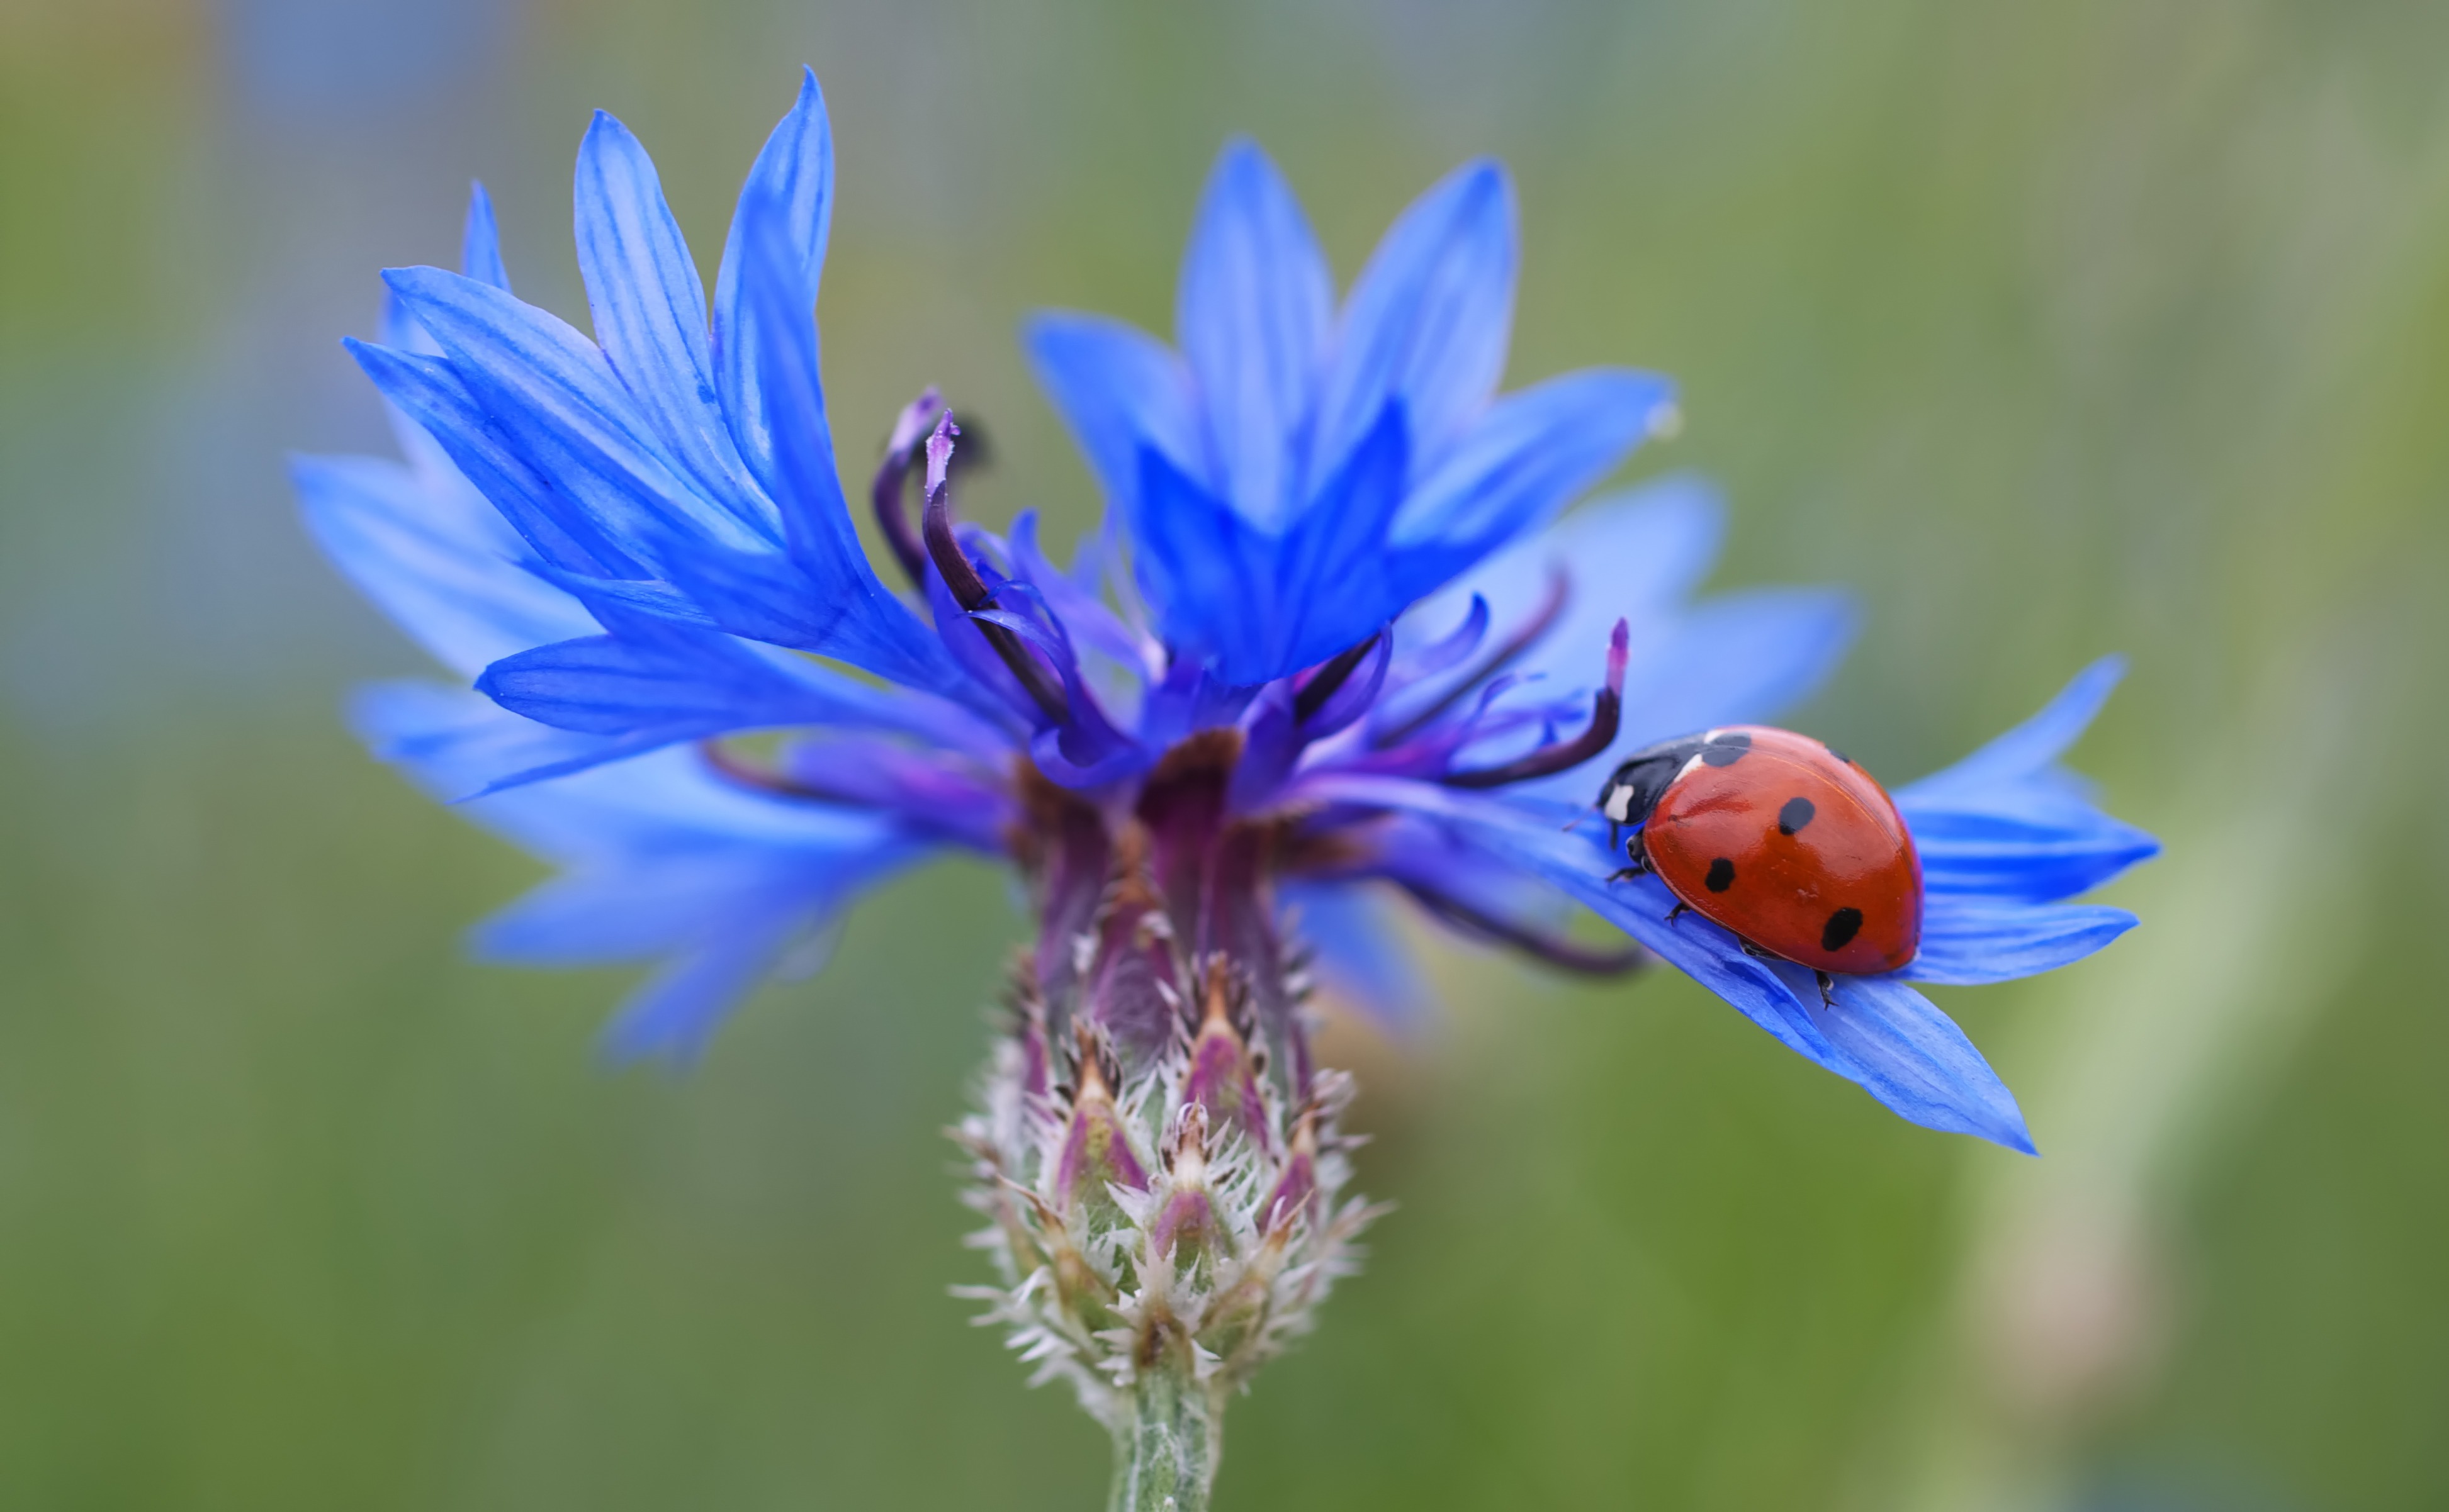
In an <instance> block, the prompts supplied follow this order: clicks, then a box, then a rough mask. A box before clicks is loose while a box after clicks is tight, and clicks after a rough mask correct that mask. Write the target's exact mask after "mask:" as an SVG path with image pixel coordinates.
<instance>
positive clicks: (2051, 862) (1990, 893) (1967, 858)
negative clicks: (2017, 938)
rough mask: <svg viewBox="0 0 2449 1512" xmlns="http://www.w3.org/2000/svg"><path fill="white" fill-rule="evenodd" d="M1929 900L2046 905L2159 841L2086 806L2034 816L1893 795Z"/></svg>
mask: <svg viewBox="0 0 2449 1512" xmlns="http://www.w3.org/2000/svg"><path fill="white" fill-rule="evenodd" d="M1897 811H1898V812H1899V813H1901V814H1903V815H1904V819H1905V824H1906V825H1907V826H1908V827H1909V828H1910V829H1911V830H1912V831H1913V836H1914V846H1915V848H1916V849H1917V850H1919V852H1921V874H1922V885H1923V887H1924V888H1925V889H1926V890H1928V891H1929V892H1931V893H1932V894H1933V895H1938V894H1942V893H1962V894H1967V895H1971V896H1977V897H1991V898H1999V899H2005V900H2010V901H2019V902H2026V903H2050V902H2054V901H2055V900H2057V899H2059V898H2071V897H2073V896H2074V895H2075V894H2076V893H2078V892H2087V891H2090V890H2092V889H2093V888H2096V887H2099V886H2100V885H2101V884H2103V883H2105V882H2107V881H2109V880H2110V879H2111V878H2112V877H2114V876H2116V875H2117V874H2118V873H2120V872H2122V871H2125V870H2126V869H2127V868H2129V867H2131V866H2133V865H2135V864H2136V863H2138V862H2142V861H2148V860H2150V858H2151V857H2152V856H2154V855H2157V854H2159V852H2160V842H2159V841H2157V840H2155V839H2153V838H2152V837H2151V836H2150V835H2149V834H2146V833H2144V832H2142V831H2141V830H2138V829H2136V828H2134V827H2133V826H2132V825H2131V824H2127V823H2125V822H2124V821H2122V820H2118V819H2113V818H2112V817H2110V816H2109V815H2108V814H2106V813H2101V812H2100V811H2099V810H2097V809H2094V808H2092V807H2091V806H2090V805H2089V804H2082V805H2071V806H2068V807H2067V809H2066V810H2065V812H2062V813H2056V814H2053V815H2044V816H2039V817H2034V816H2029V815H2027V814H2019V813H1982V812H1980V811H1978V810H1975V809H1969V808H1968V809H1947V808H1938V807H1936V806H1933V805H1931V804H1928V803H1925V802H1921V801H1919V800H1914V799H1907V798H1905V797H1903V796H1899V798H1898V800H1897Z"/></svg>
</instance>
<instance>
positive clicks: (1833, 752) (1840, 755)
mask: <svg viewBox="0 0 2449 1512" xmlns="http://www.w3.org/2000/svg"><path fill="white" fill-rule="evenodd" d="M1820 749H1821V750H1822V751H1825V752H1827V753H1828V754H1829V755H1830V756H1835V757H1836V758H1837V759H1838V760H1840V761H1842V762H1844V763H1845V764H1846V765H1847V766H1849V767H1850V766H1852V765H1853V764H1854V758H1853V757H1852V756H1847V755H1846V754H1845V753H1844V752H1842V751H1840V750H1838V749H1837V748H1836V747H1835V746H1833V745H1822V747H1821V748H1820Z"/></svg>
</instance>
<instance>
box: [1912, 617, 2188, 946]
mask: <svg viewBox="0 0 2449 1512" xmlns="http://www.w3.org/2000/svg"><path fill="white" fill-rule="evenodd" d="M2124 670H2125V667H2124V663H2123V662H2122V661H2121V660H2119V659H2117V658H2114V657H2112V658H2108V659H2105V660H2100V661H2096V662H2094V663H2093V664H2092V666H2090V667H2088V668H2086V669H2085V670H2084V671H2083V672H2082V673H2081V674H2080V675H2078V676H2077V677H2076V678H2075V679H2074V680H2073V682H2071V683H2069V684H2068V685H2067V688H2066V690H2065V691H2064V692H2062V693H2060V694H2059V695H2058V696H2057V697H2056V698H2055V699H2052V700H2051V702H2050V704H2049V706H2048V707H2047V708H2045V709H2043V710H2042V711H2041V712H2040V713H2039V714H2038V715H2035V716H2034V718H2031V719H2028V720H2026V721H2025V722H2024V723H2023V724H2021V725H2018V726H2017V727H2015V729H2013V730H2011V731H2009V732H2008V733H2007V734H2005V735H2003V736H2000V737H1998V738H1997V739H1996V740H1993V741H1991V742H1990V743H1989V744H1988V745H1986V746H1984V747H1982V748H1981V749H1980V750H1979V751H1977V752H1975V753H1974V754H1973V755H1972V756H1967V757H1966V758H1965V759H1964V760H1962V761H1959V762H1957V764H1956V765H1955V766H1952V767H1949V768H1948V769H1947V770H1945V771H1943V772H1939V773H1937V774H1935V775H1931V776H1927V777H1924V778H1922V779H1921V780H1920V781H1919V782H1915V783H1910V784H1908V785H1906V786H1904V787H1902V788H1899V789H1898V790H1897V794H1896V798H1897V808H1898V811H1899V813H1902V814H1903V815H1904V817H1905V822H1906V823H1907V824H1908V825H1910V826H1911V827H1912V829H1913V833H1914V843H1915V845H1916V846H1917V847H1918V848H1919V850H1920V852H1921V860H1922V879H1923V882H1924V884H1925V886H1926V888H1927V889H1928V890H1929V891H1930V892H1931V893H1932V894H1934V895H1935V896H1936V895H1940V894H1946V893H1964V894H1973V895H1978V896H1986V897H1992V898H1998V899H2005V900H2010V901H2022V902H2031V903H2046V902H2050V901H2053V900H2055V899H2058V898H2064V897H2072V896H2073V895H2074V894H2075V893H2078V892H2082V891H2084V890H2088V889H2090V888H2093V887H2097V886H2099V885H2100V884H2101V883H2104V882H2106V881H2108V880H2109V879H2110V878H2112V877H2113V876H2115V875H2117V874H2118V873H2119V872H2121V871H2125V870H2126V869H2127V868H2128V867H2131V866H2132V865H2134V864H2135V863H2136V862H2139V861H2144V860H2148V859H2149V858H2150V857H2151V856H2153V855H2155V854H2157V853H2158V852H2159V849H2160V844H2159V842H2158V841H2157V840H2154V839H2153V838H2152V837H2151V836H2150V835H2149V834H2147V833H2144V832H2143V831H2141V830H2138V829H2136V828H2134V827H2133V826H2132V825H2130V824H2126V823H2124V822H2122V821H2120V820H2117V819H2113V818H2112V817H2110V816H2109V815H2108V814H2106V813H2102V812H2101V811H2100V810H2099V809H2098V808H2097V807H2095V806H2094V805H2093V804H2092V800H2091V797H2090V794H2089V789H2088V785H2087V784H2085V783H2084V782H2083V781H2082V779H2080V778H2079V777H2077V776H2075V775H2073V773H2070V772H2068V771H2067V770H2066V769H2064V768H2063V767H2060V766H2058V765H2056V764H2055V758H2056V757H2057V756H2058V754H2059V753H2060V752H2062V751H2064V750H2065V749H2066V748H2067V746H2069V745H2070V744H2072V743H2073V741H2074V739H2075V738H2076V737H2078V736H2080V735H2082V733H2083V731H2084V728H2085V727H2086V726H2087V725H2089V724H2090V723H2091V722H2092V717H2093V716H2094V715H2096V714H2098V713H2099V711H2100V706H2101V703H2102V702H2103V701H2104V700H2105V699H2107V698H2108V697H2109V694H2110V691H2111V689H2112V688H2114V687H2115V686H2116V684H2117V679H2118V678H2119V676H2120V675H2121V674H2122V673H2123V672H2124Z"/></svg>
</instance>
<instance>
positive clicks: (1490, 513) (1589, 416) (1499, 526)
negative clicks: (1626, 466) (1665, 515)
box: [1395, 369, 1675, 586]
mask: <svg viewBox="0 0 2449 1512" xmlns="http://www.w3.org/2000/svg"><path fill="white" fill-rule="evenodd" d="M1674 401H1675V386H1674V384H1673V383H1671V382H1669V381H1668V379H1666V378H1663V377H1660V376H1659V375H1657V374H1656V373H1634V372H1630V371H1627V370H1620V369H1598V370H1593V371H1590V372H1585V373H1568V374H1566V375H1565V376H1563V377H1560V378H1551V379H1549V380H1548V381H1547V382H1545V383H1541V384H1536V385H1533V387H1531V388H1528V389H1525V390H1522V391H1521V392H1518V393H1511V394H1508V395H1506V396H1505V397H1504V398H1502V399H1500V400H1498V401H1497V402H1496V403H1494V405H1491V406H1490V407H1489V409H1488V412H1487V413H1486V414H1485V415H1483V416H1481V417H1480V419H1479V421H1478V423H1476V424H1475V425H1474V426H1472V427H1471V429H1470V430H1469V431H1467V432H1466V433H1465V434H1464V436H1463V437H1462V439H1461V441H1460V442H1459V443H1458V444H1457V445H1456V447H1455V449H1454V450H1453V451H1452V452H1451V453H1450V454H1449V455H1448V456H1447V457H1446V459H1445V460H1444V461H1443V462H1441V463H1440V464H1438V466H1437V469H1436V470H1434V471H1432V472H1431V473H1429V475H1428V476H1427V477H1425V478H1423V479H1421V480H1420V482H1419V483H1418V484H1417V486H1416V487H1415V488H1413V490H1412V496H1411V497H1410V498H1409V499H1408V500H1406V501H1405V502H1404V505H1403V512H1402V515H1401V517H1400V518H1399V520H1398V522H1397V524H1396V527H1395V542H1396V544H1397V545H1406V546H1409V545H1439V544H1443V545H1452V546H1454V547H1456V548H1457V549H1461V550H1465V551H1468V552H1469V554H1470V561H1472V562H1475V561H1477V560H1478V558H1479V557H1481V556H1484V555H1486V554H1487V553H1488V552H1489V551H1491V550H1493V549H1494V548H1495V547H1496V546H1498V545H1503V544H1505V543H1507V542H1509V541H1512V540H1513V539H1514V537H1516V536H1518V535H1520V534H1521V533H1522V532H1523V531H1525V530H1528V529H1532V528H1533V527H1535V526H1541V525H1544V524H1546V523H1547V522H1548V521H1549V520H1550V519H1551V518H1552V517H1553V516H1554V515H1555V513H1556V511H1557V510H1559V509H1561V508H1563V507H1565V506H1566V505H1567V504H1569V503H1571V502H1572V500H1573V499H1574V498H1575V497H1576V496H1577V495H1579V494H1580V493H1581V492H1582V490H1583V489H1585V488H1589V487H1590V486H1591V484H1593V483H1596V482H1597V481H1598V480H1599V479H1601V478H1603V477H1605V476H1607V474H1608V473H1610V471H1612V470H1614V469H1615V468H1616V466H1617V465H1618V464H1619V463H1621V462H1622V461H1623V460H1624V459H1625V457H1626V455H1627V454H1628V453H1629V452H1630V451H1631V450H1632V449H1633V448H1634V447H1636V446H1638V445H1640V444H1641V442H1642V441H1643V439H1644V438H1646V437H1648V436H1649V435H1650V434H1651V433H1652V432H1653V431H1655V430H1656V428H1657V426H1658V423H1659V421H1660V418H1661V417H1662V416H1663V415H1664V414H1665V413H1667V412H1668V411H1669V410H1671V409H1672V407H1673V405H1674ZM1465 565H1468V563H1466V564H1465ZM1456 570H1459V568H1457V569H1456ZM1443 582H1444V579H1443V578H1440V579H1439V580H1438V582H1437V584H1431V586H1442V585H1443Z"/></svg>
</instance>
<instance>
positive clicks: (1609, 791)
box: [1598, 736, 1703, 827]
mask: <svg viewBox="0 0 2449 1512" xmlns="http://www.w3.org/2000/svg"><path fill="white" fill-rule="evenodd" d="M1702 744H1703V737H1700V736H1687V737H1684V738H1682V739H1680V740H1662V741H1660V742H1659V743H1658V744H1656V745H1653V746H1649V747H1645V748H1644V749H1642V750H1639V751H1636V752H1634V753H1633V754H1632V756H1630V757H1629V758H1628V759H1627V760H1626V761H1625V763H1624V764H1623V765H1622V766H1620V767H1617V768H1616V769H1615V772H1614V773H1613V775H1610V777H1609V778H1608V779H1607V784H1606V786H1604V787H1602V788H1600V789H1599V797H1598V808H1599V812H1600V813H1604V814H1606V815H1607V821H1608V823H1609V825H1610V827H1612V826H1616V825H1627V826H1639V825H1641V824H1642V823H1644V822H1645V821H1647V820H1648V819H1649V811H1650V810H1652V809H1654V808H1656V807H1658V800H1659V799H1660V798H1661V797H1663V796H1664V795H1665V794H1666V793H1667V788H1668V784H1669V783H1671V782H1673V781H1674V780H1675V778H1676V776H1677V775H1679V774H1681V773H1682V772H1683V770H1684V768H1685V767H1686V766H1687V764H1689V763H1690V761H1691V759H1692V757H1693V756H1695V755H1696V754H1698V753H1699V751H1700V749H1701V746H1702Z"/></svg>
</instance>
